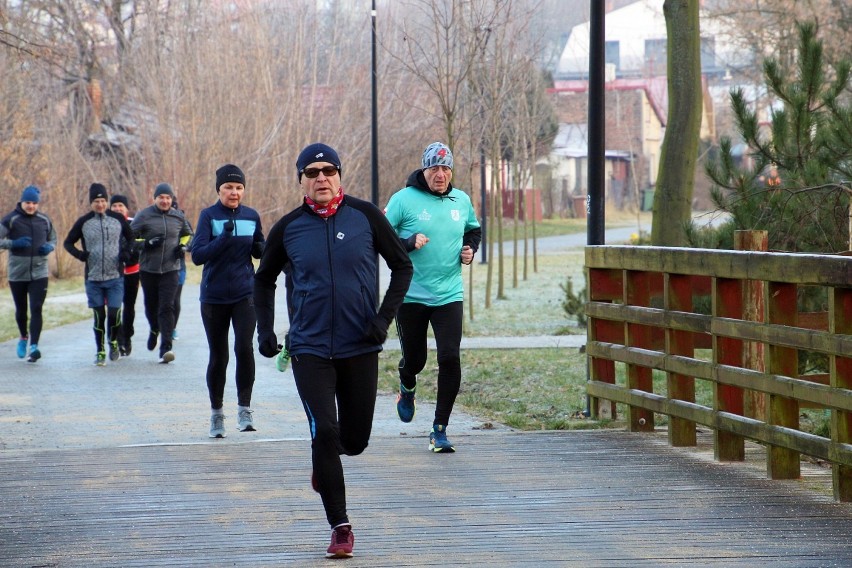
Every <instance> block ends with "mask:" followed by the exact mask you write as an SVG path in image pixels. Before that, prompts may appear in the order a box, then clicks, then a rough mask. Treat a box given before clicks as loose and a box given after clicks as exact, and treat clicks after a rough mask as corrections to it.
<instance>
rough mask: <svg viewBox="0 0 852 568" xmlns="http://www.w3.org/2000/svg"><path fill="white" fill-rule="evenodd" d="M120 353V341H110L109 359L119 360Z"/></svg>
mask: <svg viewBox="0 0 852 568" xmlns="http://www.w3.org/2000/svg"><path fill="white" fill-rule="evenodd" d="M119 356H120V355H119V353H118V341H110V342H109V360H110V361H118V358H119Z"/></svg>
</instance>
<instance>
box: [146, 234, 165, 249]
mask: <svg viewBox="0 0 852 568" xmlns="http://www.w3.org/2000/svg"><path fill="white" fill-rule="evenodd" d="M162 242H163V237H153V238H151V239H148V240H147V241H145V248H146V249H153V248H157V247H158V246H160V244H162Z"/></svg>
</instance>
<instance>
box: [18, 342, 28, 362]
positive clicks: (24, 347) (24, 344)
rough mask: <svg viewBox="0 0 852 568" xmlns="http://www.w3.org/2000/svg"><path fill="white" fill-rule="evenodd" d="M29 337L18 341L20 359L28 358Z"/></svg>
mask: <svg viewBox="0 0 852 568" xmlns="http://www.w3.org/2000/svg"><path fill="white" fill-rule="evenodd" d="M28 339H29V338H28V337H22V338H20V339H19V340H18V359H23V358H24V357H26V356H27V340H28Z"/></svg>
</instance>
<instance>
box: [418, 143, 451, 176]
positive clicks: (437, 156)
mask: <svg viewBox="0 0 852 568" xmlns="http://www.w3.org/2000/svg"><path fill="white" fill-rule="evenodd" d="M422 163H423V169H424V170H426V169H429V168H434V167H435V166H447V167H448V168H450V169H453V153H452V152H451V151H450V148H449V147H448V146H447V145H446V144H443V143H441V142H432V143H431V144H429V145H428V146H427V147H426V150H424V151H423V160H422Z"/></svg>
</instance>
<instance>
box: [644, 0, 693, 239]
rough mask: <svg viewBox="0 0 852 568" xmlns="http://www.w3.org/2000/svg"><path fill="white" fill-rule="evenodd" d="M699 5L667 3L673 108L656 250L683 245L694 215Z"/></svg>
mask: <svg viewBox="0 0 852 568" xmlns="http://www.w3.org/2000/svg"><path fill="white" fill-rule="evenodd" d="M698 5H699V2H698V0H665V2H663V13H664V14H665V17H666V30H667V32H668V46H667V48H668V90H669V109H668V120H667V123H666V134H665V137H664V138H663V148H662V151H661V153H660V173H659V176H658V177H657V189H656V193H655V195H654V218H653V222H652V224H651V242H652V243H653V244H654V245H656V246H682V245H683V244H685V242H686V241H685V235H684V231H683V226H684V224H685V223H688V222H689V220H690V216H691V212H692V190H693V186H694V183H695V163H696V160H697V159H698V137H699V134H700V131H701V117H702V115H703V108H704V105H703V100H702V89H701V34H700V30H699V26H698Z"/></svg>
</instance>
